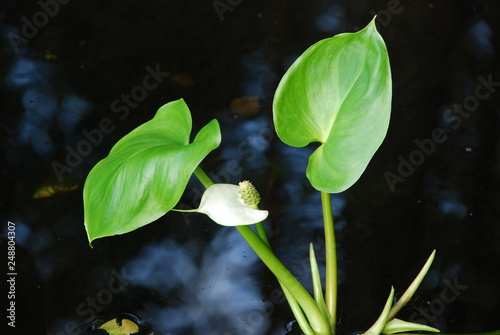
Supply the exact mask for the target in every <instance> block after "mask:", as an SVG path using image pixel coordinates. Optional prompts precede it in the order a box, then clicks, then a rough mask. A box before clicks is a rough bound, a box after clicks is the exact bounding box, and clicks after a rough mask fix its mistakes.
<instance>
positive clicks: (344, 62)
mask: <svg viewBox="0 0 500 335" xmlns="http://www.w3.org/2000/svg"><path fill="white" fill-rule="evenodd" d="M391 97H392V82H391V73H390V66H389V58H388V54H387V50H386V47H385V43H384V41H383V39H382V37H381V36H380V34H379V33H378V32H377V29H376V27H375V20H373V21H372V22H371V23H370V24H369V25H368V26H367V27H365V28H364V29H363V30H361V31H359V32H357V33H345V34H339V35H337V36H334V37H332V38H327V39H324V40H321V41H319V42H317V43H316V44H314V45H313V46H311V47H310V48H309V49H307V50H306V51H305V52H304V53H303V54H302V55H301V56H300V57H299V58H298V59H297V60H296V61H295V63H294V64H293V65H292V66H291V67H290V69H289V70H288V71H287V73H286V74H285V76H284V77H283V79H282V80H281V82H280V84H279V86H278V89H277V91H276V95H275V98H274V103H273V109H274V124H275V126H276V131H277V133H278V136H279V138H280V139H281V140H282V141H283V142H285V143H286V144H288V145H291V146H295V147H303V146H306V145H308V144H309V143H311V142H320V143H321V146H320V147H319V148H318V149H316V151H315V152H314V153H313V154H312V155H311V157H310V158H309V165H308V167H307V177H308V178H309V180H310V182H311V184H312V185H313V187H315V188H316V189H317V190H320V191H323V192H327V193H335V192H341V191H344V190H345V189H347V188H349V187H350V186H351V185H352V184H354V183H355V182H356V181H357V180H358V179H359V177H360V176H361V174H362V173H363V171H364V170H365V169H366V167H367V165H368V163H369V161H370V159H371V158H372V157H373V155H374V153H375V151H376V150H377V149H378V147H379V146H380V144H381V143H382V141H383V139H384V137H385V134H386V132H387V128H388V125H389V117H390V109H391Z"/></svg>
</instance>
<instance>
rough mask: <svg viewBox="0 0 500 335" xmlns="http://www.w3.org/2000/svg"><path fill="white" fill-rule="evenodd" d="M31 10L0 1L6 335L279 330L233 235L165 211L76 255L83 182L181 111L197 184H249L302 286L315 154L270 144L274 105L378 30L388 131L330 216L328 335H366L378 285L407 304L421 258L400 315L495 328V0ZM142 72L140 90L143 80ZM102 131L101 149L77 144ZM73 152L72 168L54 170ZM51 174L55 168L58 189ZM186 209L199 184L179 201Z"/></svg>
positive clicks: (267, 288)
mask: <svg viewBox="0 0 500 335" xmlns="http://www.w3.org/2000/svg"><path fill="white" fill-rule="evenodd" d="M46 3H51V4H52V5H51V6H46V5H43V4H45V2H43V1H42V2H41V3H37V2H35V1H31V2H28V1H14V0H11V1H8V0H4V1H3V2H2V4H1V9H0V19H1V21H0V22H1V23H0V24H1V25H0V27H1V41H2V44H1V56H0V57H1V62H0V75H1V78H2V80H1V84H0V85H1V90H0V106H1V121H0V134H1V150H2V164H1V165H0V171H1V175H2V179H1V189H0V209H1V212H2V231H3V233H4V234H6V233H7V229H8V228H7V225H8V221H11V222H14V223H15V224H16V243H17V249H16V271H17V276H16V299H15V303H16V328H15V329H12V328H10V327H9V329H8V333H7V334H11V333H12V334H14V333H16V334H49V333H50V334H60V335H63V334H67V335H76V334H81V330H82V329H83V328H85V327H86V326H87V325H88V324H89V323H90V322H92V320H93V319H94V318H95V317H96V316H98V315H100V316H104V317H106V316H109V315H112V314H114V313H121V312H127V313H133V314H136V315H138V316H140V317H141V318H142V319H143V320H145V321H147V322H149V323H151V325H152V326H153V328H154V329H155V330H156V331H157V332H158V333H163V334H175V335H179V334H204V335H207V334H223V335H229V334H231V335H236V334H276V335H280V334H284V333H285V332H286V330H285V325H286V324H287V323H288V322H289V321H291V320H293V316H292V315H291V313H290V311H289V309H288V306H287V305H286V303H283V299H282V297H281V296H280V295H279V290H278V285H277V283H276V280H275V279H273V277H272V276H271V275H270V273H269V272H268V271H267V270H266V269H265V268H264V267H263V266H262V264H261V263H260V261H259V260H258V259H257V258H256V256H255V255H254V254H253V251H252V250H250V249H249V248H248V247H247V246H246V245H245V243H244V241H243V240H242V238H241V237H240V236H239V235H238V233H237V232H236V231H235V230H234V229H232V228H223V227H219V226H217V225H215V224H213V223H211V222H209V220H208V219H207V218H205V217H203V216H201V215H190V216H186V215H181V214H179V213H168V214H167V215H165V216H164V217H162V218H161V219H159V220H158V221H157V222H155V223H153V224H150V225H148V226H147V227H144V228H142V229H139V230H137V231H135V232H132V233H130V234H127V235H123V236H118V237H113V238H107V239H102V240H98V241H96V242H95V244H94V248H93V249H90V248H89V246H88V244H87V240H86V233H85V230H84V226H83V205H82V192H81V191H82V187H83V183H84V181H85V177H86V175H87V174H88V172H89V171H90V169H91V168H92V166H94V165H95V164H96V163H97V162H98V161H99V160H100V159H102V158H104V157H105V156H106V155H107V153H108V152H109V150H110V148H111V147H112V145H113V144H114V143H115V142H116V141H117V140H118V139H120V138H121V137H122V136H123V135H125V134H126V133H128V132H129V131H130V130H132V129H133V128H135V127H137V126H138V125H140V124H141V123H143V122H145V121H147V120H149V119H150V118H152V117H153V115H154V114H155V112H156V110H157V109H158V108H159V107H160V106H161V105H163V104H164V103H166V102H169V101H172V100H175V99H179V98H181V97H182V98H184V99H185V100H186V102H187V104H188V105H189V107H190V109H191V112H192V114H193V118H194V125H193V128H194V131H197V130H198V129H200V128H201V127H202V126H203V125H204V124H206V123H207V122H209V121H210V120H211V119H213V118H217V119H218V120H219V122H220V124H221V128H222V133H223V141H222V147H221V148H220V149H217V150H216V151H215V152H213V153H212V154H211V155H210V156H209V157H208V159H207V160H206V161H205V162H204V163H203V168H204V169H205V171H207V172H209V173H210V174H211V176H212V177H214V178H215V179H216V180H218V181H222V182H232V183H236V182H238V181H239V180H242V179H250V180H252V181H253V182H254V184H256V185H257V187H258V188H259V190H260V191H261V193H262V195H263V198H264V199H263V204H262V207H264V208H267V209H269V210H270V212H271V215H270V218H269V220H268V222H267V224H268V228H269V232H270V235H271V236H272V244H273V247H274V249H275V251H276V253H277V254H278V257H279V258H280V259H282V260H283V262H284V263H285V264H286V265H287V266H289V268H290V269H291V270H292V272H293V273H294V274H296V275H297V277H298V278H300V279H301V280H302V281H303V282H304V283H305V284H306V285H307V286H309V283H310V278H309V272H308V270H307V269H308V268H307V266H308V264H307V250H308V247H309V243H310V242H314V243H315V245H316V251H317V253H318V258H321V257H320V256H321V252H322V251H323V250H324V249H323V247H322V244H321V241H322V239H321V236H322V227H321V225H322V220H321V207H320V199H319V194H317V192H315V191H314V190H312V189H311V187H310V186H309V184H308V182H307V180H306V179H305V176H304V171H305V167H306V165H307V157H308V155H309V154H310V153H311V152H312V150H313V149H312V148H305V149H296V148H289V147H286V146H284V145H283V144H282V143H281V142H280V141H279V139H278V138H277V137H276V135H275V133H274V131H273V126H272V123H271V120H272V115H271V105H272V98H273V94H274V90H275V88H276V86H277V84H278V81H279V79H280V78H281V76H282V75H283V74H284V72H285V71H286V69H287V68H288V66H289V65H290V64H291V63H292V62H293V60H294V59H295V58H296V57H297V56H298V55H300V53H302V52H303V51H304V50H305V49H306V48H307V47H308V46H310V45H312V44H313V43H315V42H316V41H318V40H320V39H322V38H326V37H330V36H332V35H334V34H337V33H341V32H353V31H356V30H358V29H360V28H362V27H364V26H365V25H366V24H367V23H368V22H369V21H370V20H371V19H372V17H373V15H374V14H375V13H378V14H379V20H378V27H379V31H380V33H381V35H382V36H383V38H384V40H385V41H386V44H387V48H388V51H389V56H390V60H391V66H392V74H393V87H394V92H393V109H392V119H391V124H390V129H389V132H388V135H387V137H386V140H385V141H384V143H383V145H382V147H381V148H380V150H379V151H378V152H377V154H376V155H375V157H374V158H373V160H372V162H371V163H370V165H369V167H368V169H367V171H366V172H365V173H364V175H363V176H362V178H361V179H360V180H359V181H358V182H357V183H356V184H355V186H353V187H352V188H351V189H349V190H348V191H346V192H344V193H342V194H339V195H335V196H334V198H333V204H334V207H335V208H334V209H335V216H336V229H337V238H338V248H339V251H338V253H339V275H340V286H339V313H340V321H341V325H340V326H339V329H338V333H339V334H351V333H353V332H355V331H359V330H366V329H367V328H368V327H369V326H370V325H371V324H372V323H373V322H374V320H375V319H376V317H377V316H378V314H379V313H380V310H381V308H382V306H383V304H384V302H385V299H386V297H387V295H388V293H389V290H390V286H391V285H394V286H395V288H396V292H397V293H396V294H401V293H402V292H403V291H404V289H406V287H407V285H408V284H409V283H410V282H411V280H412V279H413V277H414V276H415V275H416V274H417V273H418V271H419V269H420V267H421V266H422V265H423V263H424V262H425V260H426V258H427V257H428V255H429V254H430V253H431V251H432V250H433V249H437V256H436V259H435V261H434V264H433V266H432V268H431V270H430V272H429V274H428V276H427V278H426V279H425V281H424V282H423V284H422V286H421V288H420V289H419V291H418V293H417V294H416V296H415V297H414V299H413V300H412V301H411V302H410V303H409V304H408V306H407V307H406V308H405V309H404V310H403V311H402V312H401V313H400V317H401V318H404V319H407V320H412V321H420V322H424V323H426V324H429V325H432V326H435V327H438V328H440V329H441V330H442V331H443V332H447V333H459V332H460V333H462V332H484V331H491V330H497V329H500V286H499V284H500V282H499V279H498V278H499V275H500V220H499V216H500V191H499V190H500V184H499V178H500V104H499V100H500V93H499V91H500V72H499V71H498V69H499V68H498V64H499V61H498V53H499V50H498V46H499V33H500V27H499V25H500V4H498V2H496V1H401V2H398V1H393V0H389V1H326V0H325V1H290V0H289V1H286V0H281V1H279V0H278V1H236V0H235V1H232V2H230V1H228V0H222V1H219V2H217V1H212V0H210V1H143V2H139V1H106V2H103V1H80V0H72V1H66V2H64V1H62V0H61V3H56V2H54V1H52V2H51V1H47V2H46ZM54 4H57V6H55V5H54ZM224 4H225V5H224ZM215 5H217V6H218V7H219V8H220V10H219V13H218V12H217V10H216V9H215ZM224 6H225V7H224ZM223 8H225V9H223ZM45 12H48V13H49V14H50V15H49V14H44V13H45ZM23 18H24V19H23ZM27 22H28V23H27ZM33 23H36V24H37V25H38V27H36V26H34V28H31V29H30V28H29V27H27V26H28V25H29V24H33ZM13 36H18V39H15V38H13ZM151 72H156V73H157V74H156V77H153V78H156V82H155V80H151V79H148V80H149V81H147V82H146V83H145V82H144V78H145V77H146V76H147V75H148V74H150V73H151ZM167 73H168V75H167ZM488 82H489V84H487V83H488ZM153 86H154V87H153ZM144 87H147V89H145V88H144ZM123 94H125V95H131V98H130V99H131V100H128V101H127V100H124V99H127V97H126V96H122V95H123ZM134 97H135V98H134ZM241 98H247V99H243V100H235V99H241ZM256 101H258V108H256V107H255V106H256V105H255V104H256ZM245 102H246V104H245ZM242 105H243V106H247V109H243V110H242V109H241V107H240V108H238V106H242ZM459 105H462V106H463V107H462V109H461V111H460V108H461V107H460V106H459ZM252 106H253V107H252ZM453 110H454V111H453ZM103 120H104V121H103ZM106 120H109V121H106ZM103 122H104V125H103ZM106 122H107V123H106ZM99 127H102V128H103V129H104V130H105V131H106V133H104V132H101V134H102V138H101V137H100V136H98V135H95V136H96V137H94V142H95V144H92V145H91V146H85V145H84V144H83V142H84V141H86V137H85V134H88V133H92V134H96V132H92V130H94V129H99ZM366 136H369V134H366ZM433 137H434V139H433ZM87 143H88V142H87ZM418 143H421V144H420V146H419V144H418ZM422 143H423V144H422ZM71 150H76V151H78V150H80V153H81V156H82V158H81V160H78V159H75V160H73V161H70V162H68V161H66V157H67V155H68V152H70V151H71ZM403 161H405V162H407V163H402V162H403ZM55 162H57V163H60V164H61V165H66V166H68V167H69V165H68V164H69V163H71V164H72V167H71V171H69V170H65V171H64V172H61V170H60V171H59V177H58V176H57V173H56V172H55V171H54V164H55ZM408 162H413V163H408ZM408 164H412V166H410V165H408ZM56 165H57V164H56ZM57 166H59V167H60V165H57ZM388 175H390V176H391V178H392V179H390V180H392V182H388V180H387V178H388V177H387V176H388ZM396 176H398V177H396ZM394 178H397V179H394ZM45 186H52V188H49V189H48V191H47V189H45V193H38V194H37V190H40V188H43V187H45ZM75 187H77V188H76V189H75ZM201 192H202V188H201V187H200V185H199V184H198V183H197V182H196V181H193V182H192V183H190V186H189V191H188V192H186V194H185V196H184V197H183V199H182V201H181V202H182V204H183V205H184V206H190V207H192V206H194V205H195V204H196V202H197V201H198V200H199V196H200V193H201ZM41 196H44V197H41ZM6 241H7V240H6V239H5V235H3V237H2V239H1V245H2V248H1V249H2V253H4V255H7V247H6ZM2 258H3V259H4V264H5V265H4V266H3V267H2V268H3V269H4V270H3V271H4V272H5V273H6V274H7V272H8V269H7V259H6V256H5V257H2ZM5 276H7V275H5ZM1 287H4V286H3V285H2V286H1ZM7 290H8V288H7V287H6V286H5V288H4V289H2V293H1V295H2V299H4V298H3V297H6V296H7ZM6 306H7V305H6V304H5V305H2V308H3V310H5V309H4V308H7V307H6ZM3 314H4V313H2V315H3ZM6 323H7V320H6V319H5V318H3V320H2V327H3V326H4V324H6ZM2 333H4V332H3V331H2Z"/></svg>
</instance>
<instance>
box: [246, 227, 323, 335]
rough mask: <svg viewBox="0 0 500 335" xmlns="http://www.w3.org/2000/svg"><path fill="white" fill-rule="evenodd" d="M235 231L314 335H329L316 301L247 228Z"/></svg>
mask: <svg viewBox="0 0 500 335" xmlns="http://www.w3.org/2000/svg"><path fill="white" fill-rule="evenodd" d="M236 229H238V231H239V232H240V234H241V235H242V236H243V238H244V239H245V240H246V241H247V243H248V244H249V245H250V246H251V247H252V249H253V250H254V251H255V253H256V254H257V255H258V256H259V258H260V259H261V260H262V262H264V264H265V265H266V266H267V267H268V268H269V270H271V272H272V273H273V274H274V275H275V276H276V278H277V279H278V280H279V281H280V283H282V284H283V285H284V286H285V287H286V288H287V289H288V290H289V291H290V293H292V294H293V296H294V298H295V299H296V300H297V302H298V303H299V304H300V307H301V308H302V310H303V311H304V313H305V314H306V316H307V319H308V321H309V324H310V325H311V327H312V328H313V330H314V331H315V332H316V334H318V335H320V334H321V335H323V334H324V335H330V334H331V333H330V325H329V323H328V321H327V320H325V318H324V317H323V315H322V313H321V311H320V309H319V307H318V305H317V304H316V301H315V300H314V299H313V298H312V297H311V295H310V294H309V293H308V292H307V291H306V289H305V288H304V287H303V286H302V285H301V284H300V283H299V281H298V280H297V279H296V278H295V277H294V276H293V275H292V274H291V273H290V271H288V269H287V268H286V267H285V266H284V265H283V264H282V263H281V262H280V261H279V260H278V258H276V256H275V255H274V254H273V252H272V251H271V250H270V249H269V248H268V247H267V246H266V244H265V243H264V241H262V240H261V239H260V237H259V236H257V235H256V234H255V233H254V231H253V230H252V229H251V228H250V227H249V226H237V227H236Z"/></svg>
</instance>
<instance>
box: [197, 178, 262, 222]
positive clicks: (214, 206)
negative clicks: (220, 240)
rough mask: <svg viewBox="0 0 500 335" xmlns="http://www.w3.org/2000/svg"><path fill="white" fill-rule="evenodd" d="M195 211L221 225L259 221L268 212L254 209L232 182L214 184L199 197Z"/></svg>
mask: <svg viewBox="0 0 500 335" xmlns="http://www.w3.org/2000/svg"><path fill="white" fill-rule="evenodd" d="M196 212H199V213H204V214H206V215H208V216H209V217H210V218H211V219H212V220H214V221H215V222H216V223H218V224H220V225H223V226H244V225H250V224H254V223H258V222H261V221H263V220H265V219H266V218H267V216H268V215H269V212H268V211H266V210H260V209H255V208H252V207H250V206H249V205H247V204H246V203H244V202H243V200H242V199H241V194H240V188H239V187H238V186H237V185H232V184H214V185H212V186H210V187H208V188H207V189H206V191H205V193H203V196H202V197H201V202H200V207H199V208H198V209H197V210H196Z"/></svg>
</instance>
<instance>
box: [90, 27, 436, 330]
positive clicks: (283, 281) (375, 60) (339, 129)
mask: <svg viewBox="0 0 500 335" xmlns="http://www.w3.org/2000/svg"><path fill="white" fill-rule="evenodd" d="M391 98H392V81H391V71H390V64H389V57H388V53H387V49H386V46H385V43H384V41H383V39H382V37H381V36H380V34H379V33H378V32H377V29H376V26H375V20H373V21H372V22H371V23H370V24H368V25H367V26H366V27H365V28H364V29H362V30H361V31H359V32H356V33H345V34H339V35H337V36H334V37H332V38H327V39H324V40H321V41H319V42H317V43H316V44H314V45H312V46H311V47H310V48H309V49H307V50H306V51H305V52H304V53H303V54H302V55H301V56H300V57H299V58H298V59H297V60H296V61H295V62H294V64H293V65H292V66H291V67H290V68H289V69H288V71H287V72H286V74H285V75H284V77H283V78H282V80H281V82H280V84H279V86H278V88H277V91H276V94H275V97H274V103H273V117H274V124H275V127H276V132H277V134H278V137H279V138H280V139H281V140H282V141H283V142H284V143H285V144H288V145H290V146H294V147H304V146H306V145H308V144H309V143H312V142H319V144H320V145H319V147H318V148H317V149H316V150H315V151H314V153H313V154H312V155H311V156H310V157H309V164H308V167H307V171H306V176H307V178H308V179H309V181H310V183H311V185H312V186H313V187H314V188H315V189H316V190H318V192H320V193H321V202H322V210H323V218H324V231H325V244H326V280H325V291H324V292H323V284H322V283H321V279H320V278H321V276H320V273H319V269H318V264H317V262H316V256H315V253H314V248H313V246H312V245H311V248H310V261H311V272H312V280H313V294H312V295H311V294H310V293H309V292H308V291H307V290H306V289H305V288H304V287H303V286H302V284H301V283H300V282H299V281H298V280H297V279H296V278H295V277H294V276H293V275H292V274H291V273H290V271H289V270H288V269H287V268H286V267H285V266H284V265H283V264H282V263H281V262H280V261H279V259H278V258H277V257H276V255H275V254H274V253H273V251H272V249H271V245H270V243H269V241H268V238H267V236H266V232H265V228H264V225H263V224H262V221H263V220H264V219H265V218H266V217H267V215H268V212H267V211H265V210H260V209H259V208H258V203H259V200H260V196H259V195H258V192H257V191H256V190H255V188H254V187H253V186H252V185H251V183H249V182H246V181H245V182H243V183H240V185H239V186H238V185H229V184H214V183H213V182H212V180H210V178H209V177H208V176H207V174H206V173H204V172H203V170H202V169H201V168H200V167H199V164H200V163H201V162H202V160H203V159H205V158H206V157H207V156H208V154H209V153H210V152H211V151H212V150H214V149H215V148H217V147H218V146H219V145H220V143H221V134H220V128H219V124H218V122H217V121H216V120H213V121H211V122H209V123H208V124H207V125H206V126H205V127H203V128H202V129H201V130H200V131H199V132H198V134H197V135H196V136H195V138H194V140H193V141H192V142H190V141H189V138H190V135H191V123H192V121H191V113H190V111H189V108H188V106H187V105H186V103H185V102H184V100H182V99H180V100H176V101H173V102H170V103H167V104H165V105H164V106H162V107H161V108H160V109H159V110H158V112H157V113H156V115H155V117H154V118H153V119H152V120H150V121H148V122H146V123H144V124H143V125H141V126H139V127H138V128H136V129H134V130H133V131H131V132H130V133H129V134H127V135H126V136H124V137H123V138H122V139H121V140H119V141H118V142H117V143H116V144H115V146H114V147H113V148H112V149H111V151H110V153H109V155H108V157H106V158H104V159H103V160H102V161H100V162H99V163H98V164H97V165H96V166H95V167H94V168H93V169H92V171H91V172H90V174H89V176H88V178H87V180H86V182H85V186H84V191H83V192H84V212H85V213H84V215H85V228H86V230H87V234H88V238H89V242H90V243H92V241H94V240H95V239H97V238H102V237H106V236H111V235H116V234H124V233H127V232H130V231H132V230H135V229H137V228H139V227H142V226H144V225H147V224H148V223H150V222H153V221H155V220H156V219H158V218H159V217H161V216H162V215H164V214H165V213H167V212H169V211H172V210H175V211H181V210H180V209H175V208H174V207H175V206H176V205H177V204H178V202H179V200H180V198H181V196H182V194H183V192H184V190H185V188H186V186H187V184H188V180H189V179H190V178H191V176H192V175H193V174H194V175H195V176H196V177H197V178H198V179H199V180H200V182H201V183H202V184H203V185H204V186H205V187H206V191H205V193H204V194H203V197H202V199H201V203H200V206H199V208H198V209H193V210H189V211H193V212H200V213H204V214H206V215H208V216H209V217H210V218H211V219H212V220H213V221H215V222H216V223H218V224H221V225H224V226H235V227H236V229H238V231H239V232H240V233H241V235H242V236H243V237H244V238H245V240H246V241H247V242H248V243H249V245H250V246H251V247H252V248H253V250H254V251H255V252H256V253H257V255H258V256H259V257H260V259H261V260H262V261H263V262H264V263H265V265H266V266H267V267H268V268H269V269H270V270H271V271H272V273H273V274H274V275H275V276H276V278H277V280H278V282H279V284H280V285H281V287H282V289H283V292H284V294H285V296H286V298H287V300H288V302H289V305H290V307H291V309H292V311H293V313H294V315H295V317H296V320H297V322H298V324H299V326H300V328H301V330H302V332H303V333H304V334H307V335H331V334H335V328H336V324H337V321H336V319H337V316H336V314H337V256H336V244H335V233H334V232H335V230H334V220H333V215H332V206H331V198H330V194H331V193H337V192H342V191H344V190H346V189H348V188H349V187H350V186H352V185H353V184H354V183H355V182H356V181H357V180H358V179H359V178H360V176H361V174H362V173H363V172H364V170H365V169H366V167H367V165H368V163H369V161H370V160H371V158H372V157H373V155H374V154H375V152H376V150H377V149H378V148H379V146H380V145H381V143H382V141H383V139H384V137H385V135H386V132H387V129H388V125H389V118H390V111H391ZM183 211H186V210H183ZM250 225H255V230H254V229H252V228H251V227H250ZM433 258H434V252H432V254H431V256H430V257H429V259H428V260H427V262H426V263H425V265H424V267H423V268H422V270H421V271H420V273H419V274H418V276H417V278H416V279H415V280H414V281H413V283H412V284H411V285H410V287H409V288H408V289H407V290H406V292H405V293H404V294H403V295H402V296H401V298H399V300H398V301H397V302H396V303H395V304H393V299H394V289H393V288H391V290H390V294H389V297H388V299H387V302H386V303H385V307H384V309H383V311H382V312H381V314H380V317H379V318H378V320H376V321H375V323H374V324H373V326H372V327H371V328H370V329H368V330H367V331H366V333H365V334H369V335H378V334H380V333H384V334H393V333H400V332H408V331H430V332H435V331H438V330H437V329H435V328H432V327H429V326H426V325H421V324H417V323H411V322H406V321H402V320H399V319H397V318H395V316H396V314H397V313H398V311H399V310H400V309H401V308H402V307H403V306H404V305H405V303H407V302H408V301H409V299H410V298H411V296H412V295H413V293H414V292H415V291H416V289H417V287H418V285H419V284H420V282H421V281H422V279H423V277H424V276H425V274H426V272H427V270H428V269H429V267H430V265H431V262H432V260H433Z"/></svg>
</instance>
